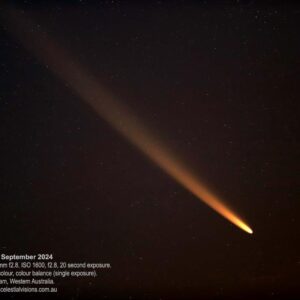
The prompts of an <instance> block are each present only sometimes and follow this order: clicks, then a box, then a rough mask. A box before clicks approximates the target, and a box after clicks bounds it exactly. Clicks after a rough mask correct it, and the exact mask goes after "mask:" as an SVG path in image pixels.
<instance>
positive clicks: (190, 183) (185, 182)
mask: <svg viewBox="0 0 300 300" xmlns="http://www.w3.org/2000/svg"><path fill="white" fill-rule="evenodd" d="M3 17H4V20H5V23H6V26H7V27H8V29H9V30H10V31H11V32H12V33H13V34H14V35H15V36H17V38H18V39H19V40H21V41H22V43H23V44H24V46H25V47H26V48H27V49H28V50H30V51H31V52H33V53H34V54H35V55H36V56H37V57H38V58H39V59H40V60H41V61H42V62H43V63H44V64H45V65H46V66H47V67H48V68H49V69H51V70H52V72H53V73H55V74H56V75H57V76H58V77H59V78H60V79H61V80H62V81H63V82H64V83H66V84H67V85H68V86H69V87H70V88H71V89H72V90H73V92H75V93H76V94H77V95H78V96H79V97H80V99H82V100H83V101H84V102H86V103H87V104H89V105H90V106H91V107H92V108H93V110H94V111H95V112H96V113H97V114H98V115H99V116H100V117H102V118H103V119H105V120H106V121H107V122H108V123H109V124H110V125H111V126H112V127H113V128H115V130H117V131H118V132H119V133H120V134H122V135H123V136H124V137H125V138H126V139H128V140H129V141H130V142H131V143H132V144H134V145H135V146H136V147H137V148H138V149H139V150H141V151H142V152H143V153H144V154H145V155H146V156H147V157H148V158H149V159H150V160H152V161H153V162H155V163H156V164H157V165H158V166H159V167H160V168H161V169H163V170H164V171H165V172H166V173H167V174H169V175H170V176H171V177H172V178H173V179H175V180H176V181H177V182H178V183H180V184H181V185H182V186H184V187H185V188H186V189H187V190H189V191H190V192H191V193H192V194H194V195H195V196H196V197H197V198H198V199H199V200H201V201H203V202H204V203H206V204H207V205H208V206H210V207H211V208H212V209H214V210H215V211H216V212H218V213H219V214H220V215H222V216H223V217H224V218H226V219H227V220H229V221H230V222H232V223H233V224H235V225H236V226H238V227H239V228H240V229H242V230H244V231H246V232H248V233H250V234H252V233H253V231H252V229H251V228H250V227H249V226H248V225H247V224H246V223H245V222H244V221H243V220H242V219H241V218H240V217H239V216H238V215H237V214H236V213H234V212H233V211H232V210H231V209H230V208H229V207H227V206H226V205H225V204H224V203H223V201H222V200H221V199H219V197H217V196H216V195H215V194H214V193H213V192H212V191H211V190H209V189H208V188H207V187H206V186H205V185H204V184H203V183H202V182H201V181H200V180H199V178H198V177H197V176H196V175H194V174H193V173H192V171H191V170H190V169H189V168H188V166H187V165H185V164H184V163H183V162H182V160H180V159H179V158H178V157H176V155H175V154H174V153H173V152H172V150H171V149H170V148H169V147H168V146H167V145H165V144H164V143H163V142H162V141H161V140H160V139H159V138H158V137H156V136H155V135H154V134H153V133H152V132H151V131H150V130H149V129H148V128H147V127H146V126H145V125H144V124H143V122H142V121H141V120H140V119H139V118H138V116H137V115H135V114H134V113H133V112H132V111H130V109H129V108H128V107H127V106H125V105H124V104H123V103H122V102H120V101H119V100H118V99H116V98H115V97H114V96H113V95H112V94H111V93H110V92H109V91H108V90H106V89H105V88H104V87H103V86H101V85H100V84H99V82H98V81H97V80H96V79H95V78H94V77H93V76H92V75H91V74H90V72H88V70H87V69H85V67H84V66H82V65H80V64H79V63H78V62H76V60H74V59H73V58H72V57H71V56H70V54H69V53H67V52H66V50H65V49H63V48H61V47H60V46H59V45H58V44H57V43H56V42H55V41H54V40H53V39H52V38H51V37H49V36H48V35H46V34H45V33H43V32H41V31H40V29H39V28H38V27H37V26H36V25H35V24H34V23H33V22H32V21H31V20H30V19H28V18H25V17H24V15H23V14H21V13H18V12H17V11H14V10H6V11H5V15H4V14H3Z"/></svg>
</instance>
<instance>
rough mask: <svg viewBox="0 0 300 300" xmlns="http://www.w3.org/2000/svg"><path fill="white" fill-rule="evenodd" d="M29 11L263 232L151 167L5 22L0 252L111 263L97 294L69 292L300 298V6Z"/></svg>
mask: <svg viewBox="0 0 300 300" xmlns="http://www.w3.org/2000/svg"><path fill="white" fill-rule="evenodd" d="M26 2H27V3H25V4H24V3H23V4H22V3H21V2H18V4H17V5H16V7H17V8H19V9H23V10H24V11H25V12H26V13H27V14H28V15H29V16H31V17H32V19H33V20H34V21H35V23H36V24H37V26H38V27H39V28H42V29H43V30H44V31H46V32H47V33H49V34H50V35H51V36H52V37H53V38H55V39H56V41H57V42H58V43H59V44H60V45H61V46H62V47H65V48H67V49H68V50H69V51H70V52H71V53H72V55H73V56H74V57H76V58H77V59H78V60H79V61H80V63H82V64H83V65H84V66H86V68H87V69H88V70H90V72H91V73H93V74H94V75H95V76H96V77H97V78H98V79H99V82H101V84H103V85H104V86H106V87H107V88H109V89H110V90H111V91H112V92H113V93H114V94H115V95H117V96H118V97H119V98H120V99H121V100H122V101H123V102H124V103H126V104H127V105H128V106H130V107H132V108H133V109H134V110H135V112H136V113H137V114H139V116H140V117H141V118H142V119H143V120H145V123H146V124H148V125H149V126H150V127H151V128H153V129H154V130H155V131H157V132H159V134H160V136H162V137H163V138H164V139H165V140H166V142H167V143H168V144H169V145H170V147H171V148H172V149H174V150H175V151H176V152H177V153H180V154H181V155H182V156H184V157H185V158H186V161H187V163H188V164H189V165H190V166H191V167H192V168H193V169H194V171H196V172H197V173H199V174H200V175H201V177H202V178H204V180H205V181H206V182H208V183H209V185H210V186H212V187H213V188H214V190H216V191H217V192H218V194H220V195H222V197H223V198H225V199H226V200H227V202H228V203H229V204H230V205H231V206H232V207H234V208H235V210H236V211H238V212H239V213H240V214H241V215H242V216H243V217H245V219H246V220H247V221H248V222H249V224H250V225H251V227H252V228H253V229H254V235H252V236H250V235H248V234H246V233H244V232H242V231H241V230H239V229H238V228H236V227H235V226H233V225H231V224H230V223H229V222H228V221H226V220H225V219H223V218H222V217H221V216H220V215H218V214H217V213H215V212H214V211H212V210H211V209H210V208H208V207H207V206H206V205H204V204H203V203H202V202H200V201H199V200H198V199H196V198H195V197H194V196H193V195H191V194H190V193H189V192H187V191H186V190H185V189H184V188H183V187H181V186H180V185H179V184H177V183H176V182H175V181H174V180H173V179H171V178H170V177H169V176H168V175H166V174H165V173H163V172H162V171H161V170H160V169H159V168H158V167H157V166H156V165H154V164H153V163H152V162H150V161H149V160H147V159H146V158H145V157H144V156H143V155H142V154H141V153H140V152H139V151H138V150H137V149H136V148H135V147H134V146H132V145H130V144H129V143H128V142H127V141H126V140H125V139H123V138H122V137H121V136H120V135H119V134H118V133H116V132H115V131H114V130H113V129H112V128H111V127H110V126H109V125H108V124H106V123H105V122H104V121H103V120H102V119H101V118H99V116H97V115H96V114H95V113H94V112H93V111H92V110H91V109H90V108H89V107H88V106H87V105H86V104H85V103H84V102H82V101H81V100H80V99H79V98H78V97H77V96H76V95H75V94H74V93H73V92H72V90H71V89H69V88H68V87H67V86H66V85H64V84H63V83H62V82H61V81H60V80H59V79H58V78H57V77H56V76H55V75H53V74H52V73H51V72H50V71H49V70H48V69H47V68H46V67H45V66H44V65H43V64H41V63H40V62H39V61H38V60H37V58H35V56H34V55H33V54H32V53H30V52H28V51H27V50H25V48H24V47H23V46H22V44H21V43H20V42H19V41H18V40H16V39H15V38H14V37H13V36H12V35H11V34H10V33H9V32H8V31H7V30H6V28H4V27H3V26H2V25H1V29H0V43H1V44H0V45H1V47H0V76H1V77H0V120H1V126H0V145H1V147H0V149H1V156H0V166H1V167H0V172H1V176H0V192H1V194H0V195H1V196H0V197H1V202H0V203H1V204H0V220H1V223H0V224H1V226H0V236H1V239H0V249H1V250H0V251H1V252H3V253H13V252H18V253H26V252H28V253H30V252H38V251H44V252H53V253H54V255H55V257H57V258H59V259H60V260H69V261H108V262H110V263H111V264H112V266H113V269H112V270H111V271H109V272H105V273H103V275H102V277H100V278H98V279H96V280H92V284H91V285H90V284H89V280H88V279H84V280H74V281H73V280H70V279H66V280H62V281H61V282H60V285H59V287H60V290H61V296H66V297H70V296H73V297H79V298H80V299H81V298H84V297H86V296H90V297H97V299H102V297H103V298H104V296H107V297H108V299H115V298H117V299H119V298H120V299H130V298H129V297H130V296H132V297H133V298H132V299H141V298H142V299H160V298H162V299H174V298H176V297H177V298H178V299H190V298H193V299H204V300H205V299H247V298H249V299H254V298H255V299H257V298H264V299H269V298H270V299H283V298H284V299H288V297H294V298H295V299H296V298H297V297H300V280H299V278H300V238H299V237H300V221H299V218H298V214H299V209H300V202H299V196H300V195H299V174H298V172H297V171H298V170H299V154H298V153H299V140H298V136H297V133H296V131H297V129H298V128H297V127H298V105H297V104H298V103H297V102H298V101H299V96H300V91H299V83H298V82H299V62H300V60H299V53H300V38H299V28H300V5H297V6H296V5H295V4H292V3H291V2H288V4H280V2H278V1H277V2H276V3H275V4H272V2H264V4H257V2H255V1H248V2H244V3H242V4H239V5H237V4H229V2H226V3H227V4H225V2H224V3H223V4H220V2H218V3H217V2H210V1H208V2H209V4H207V3H206V2H204V1H202V2H198V3H197V2H191V1H190V2H185V1H180V2H179V1H178V2H175V1H174V2H167V3H165V2H159V1H157V2H149V3H151V4H149V3H148V4H147V5H145V4H144V5H142V4H141V3H139V4H138V2H130V3H129V2H122V4H120V3H121V1H106V2H99V3H97V2H96V1H94V2H88V1H82V2H79V1H78V2H74V3H76V4H72V5H71V4H70V2H68V3H69V4H67V1H66V2H65V3H63V1H55V2H51V4H50V2H46V1H42V2H39V4H35V5H33V4H32V3H30V2H31V1H26ZM258 3H261V2H259V1H258ZM1 24H2V23H1ZM253 297H254V298H253ZM298 299H299V298H298Z"/></svg>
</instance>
